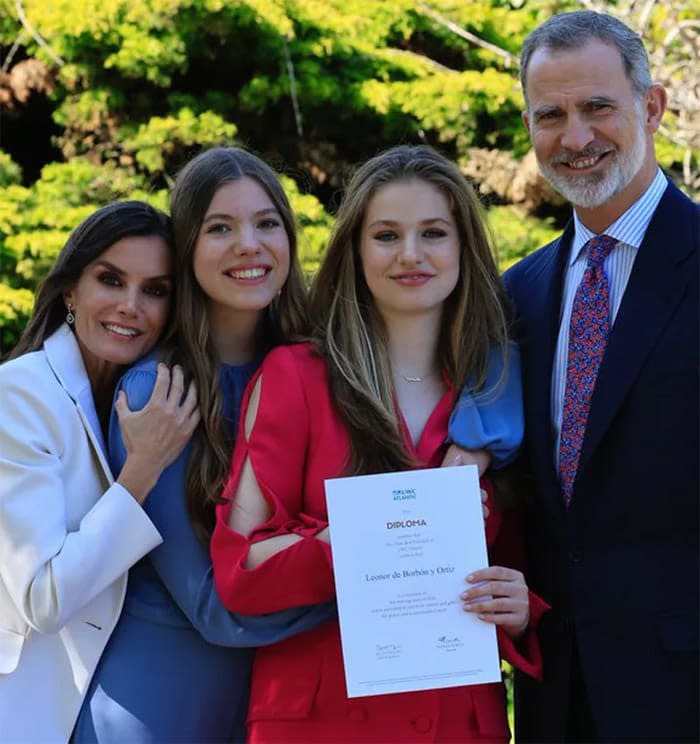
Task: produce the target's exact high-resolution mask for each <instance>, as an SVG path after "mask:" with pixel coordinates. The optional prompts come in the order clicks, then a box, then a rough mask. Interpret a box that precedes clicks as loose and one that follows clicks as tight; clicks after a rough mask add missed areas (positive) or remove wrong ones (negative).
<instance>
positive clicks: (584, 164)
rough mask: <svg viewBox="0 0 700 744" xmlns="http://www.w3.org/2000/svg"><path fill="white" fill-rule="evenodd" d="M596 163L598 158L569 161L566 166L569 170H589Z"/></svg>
mask: <svg viewBox="0 0 700 744" xmlns="http://www.w3.org/2000/svg"><path fill="white" fill-rule="evenodd" d="M597 162H598V157H597V156H596V157H593V158H580V159H579V160H570V161H569V163H568V165H569V168H573V169H574V170H577V169H579V168H590V167H591V166H592V165H595V164H596V163H597Z"/></svg>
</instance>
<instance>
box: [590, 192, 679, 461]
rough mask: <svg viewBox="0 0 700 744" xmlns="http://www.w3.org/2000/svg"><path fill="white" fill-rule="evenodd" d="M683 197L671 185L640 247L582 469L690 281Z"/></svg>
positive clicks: (606, 360)
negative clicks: (686, 261) (684, 266)
mask: <svg viewBox="0 0 700 744" xmlns="http://www.w3.org/2000/svg"><path fill="white" fill-rule="evenodd" d="M679 199H681V200H682V199H684V197H682V196H681V195H680V193H679V192H678V190H677V189H676V188H675V186H673V185H672V184H669V186H668V187H667V190H666V192H665V193H664V195H663V197H662V198H661V201H660V202H659V206H658V207H657V209H656V212H655V214H654V216H653V218H652V221H651V222H650V224H649V229H648V230H647V233H646V235H645V237H644V240H643V242H642V245H641V246H640V247H639V254H638V255H637V258H636V260H635V262H634V266H633V268H632V274H631V275H630V279H629V283H628V285H627V289H626V290H625V294H624V297H623V299H622V303H621V305H620V309H619V311H618V314H617V318H616V320H615V324H614V325H613V328H612V330H611V332H610V338H609V339H608V345H607V347H606V350H605V355H604V356H603V360H602V362H601V366H600V370H599V372H598V379H597V382H596V387H595V389H594V391H593V396H592V398H591V408H590V413H589V417H588V425H587V427H586V434H585V436H584V440H583V445H582V448H581V456H580V459H579V471H581V470H583V468H584V467H585V466H586V463H587V462H588V461H589V460H590V458H591V456H592V454H593V452H594V451H595V449H596V447H597V446H598V445H599V444H600V441H601V439H602V437H603V436H604V434H605V432H606V431H607V429H608V427H609V426H610V424H611V422H612V421H613V419H614V417H615V416H616V414H617V412H618V410H619V408H620V406H621V405H622V402H623V400H624V398H625V395H626V394H627V391H628V390H629V388H630V387H631V385H632V384H633V382H634V380H635V378H636V376H637V374H638V372H639V370H640V369H641V367H642V365H643V363H644V359H645V358H646V356H647V354H648V353H649V351H650V350H651V349H652V348H653V346H654V344H655V343H656V340H657V338H658V336H659V334H660V333H661V332H662V330H663V329H664V327H665V326H666V324H667V322H668V320H669V318H670V316H671V314H672V313H673V311H674V309H675V308H676V306H677V305H678V303H679V302H680V301H681V300H682V298H683V295H684V291H685V287H686V285H687V283H688V281H689V279H690V277H689V276H688V273H687V272H684V271H683V266H682V265H681V264H682V262H683V260H684V259H685V258H686V257H687V256H688V254H689V253H690V252H691V251H692V250H693V242H692V236H691V221H692V215H691V214H689V215H688V216H687V218H684V216H683V209H682V204H681V202H679ZM640 328H643V329H644V332H643V333H641V332H640V330H639V329H640Z"/></svg>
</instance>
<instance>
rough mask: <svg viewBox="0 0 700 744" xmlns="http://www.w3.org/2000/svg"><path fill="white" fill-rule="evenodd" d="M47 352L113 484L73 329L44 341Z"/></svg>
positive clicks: (108, 482)
mask: <svg viewBox="0 0 700 744" xmlns="http://www.w3.org/2000/svg"><path fill="white" fill-rule="evenodd" d="M44 350H45V352H46V358H47V359H48V361H49V364H50V365H51V368H52V369H53V371H54V374H55V375H56V378H57V379H58V381H59V383H60V384H61V387H63V389H64V390H65V391H66V392H67V393H68V395H69V396H70V397H71V399H72V400H73V401H74V402H75V406H76V410H77V411H78V415H79V416H80V420H81V421H82V422H83V426H84V427H85V431H86V433H87V435H88V439H89V440H90V446H91V449H92V454H93V457H94V459H95V461H96V462H97V464H98V465H99V467H100V469H101V470H102V473H103V475H104V478H105V482H106V483H107V484H108V485H109V484H111V483H113V482H114V478H113V476H112V471H111V469H110V467H109V463H108V462H107V457H106V455H105V451H106V448H105V442H104V437H103V436H102V429H101V427H100V421H99V418H98V416H97V411H96V410H95V401H94V398H93V396H92V390H91V388H90V380H89V379H88V376H87V373H86V372H85V366H84V364H83V357H82V354H81V353H80V348H79V347H78V344H77V342H76V340H75V337H74V335H73V332H72V331H71V329H70V328H69V327H68V326H67V325H66V324H63V325H62V326H61V327H60V328H59V329H58V330H57V331H56V332H55V333H54V334H52V335H51V336H49V338H47V339H46V340H45V341H44Z"/></svg>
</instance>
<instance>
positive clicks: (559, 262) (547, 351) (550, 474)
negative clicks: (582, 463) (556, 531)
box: [523, 221, 574, 516]
mask: <svg viewBox="0 0 700 744" xmlns="http://www.w3.org/2000/svg"><path fill="white" fill-rule="evenodd" d="M573 233H574V228H573V221H570V222H569V224H567V226H566V228H565V230H564V232H563V233H562V235H561V236H560V237H559V239H558V240H557V241H555V242H554V243H552V245H551V247H550V250H547V251H546V253H545V254H544V255H543V260H542V261H541V262H539V263H538V264H537V265H536V266H533V267H532V269H531V270H532V271H533V272H535V271H536V272H537V275H535V274H534V273H533V275H532V276H531V277H528V286H529V287H530V288H531V290H532V289H535V290H536V291H530V292H529V295H528V303H529V304H530V307H529V308H528V309H527V310H526V311H525V312H524V313H523V314H524V315H526V316H528V317H530V318H531V321H530V322H529V324H528V325H529V327H530V333H529V334H528V337H527V344H528V349H527V355H528V359H529V374H528V388H529V390H528V393H527V411H526V419H525V420H526V422H527V427H528V429H529V433H528V441H529V445H530V457H531V461H532V462H533V464H536V469H537V471H538V482H539V483H540V484H541V485H545V484H546V487H545V488H542V492H543V493H546V497H547V498H548V499H549V501H550V502H552V504H553V508H554V510H555V512H557V513H558V512H561V515H562V516H563V515H564V508H563V502H562V500H561V498H560V495H559V482H558V478H557V473H556V468H555V466H554V438H553V433H552V365H553V364H554V353H555V350H556V344H557V338H558V335H559V316H560V314H561V298H562V291H563V276H564V269H565V266H566V262H567V258H568V256H569V247H570V245H571V239H572V237H573ZM533 443H536V444H533Z"/></svg>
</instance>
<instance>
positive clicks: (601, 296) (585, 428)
mask: <svg viewBox="0 0 700 744" xmlns="http://www.w3.org/2000/svg"><path fill="white" fill-rule="evenodd" d="M521 80H522V85H523V90H524V93H525V101H526V111H525V113H524V120H525V124H526V126H527V128H528V131H529V133H530V136H531V139H532V144H533V147H534V150H535V154H536V156H537V160H538V163H539V167H540V169H541V171H542V173H543V174H544V176H545V177H546V178H547V180H548V181H550V183H551V184H552V185H553V186H554V187H555V188H556V189H557V190H558V191H559V192H560V193H562V194H563V195H564V196H565V197H566V198H567V199H568V200H569V201H571V202H572V204H573V207H574V211H573V217H572V219H571V221H570V222H569V224H568V225H567V227H566V229H565V230H564V232H563V234H562V235H561V236H560V237H559V238H558V239H557V240H555V241H553V242H552V243H550V244H549V245H547V246H545V247H543V248H541V249H540V250H539V251H537V252H536V253H534V254H532V255H530V256H528V257H527V258H526V259H524V260H523V261H521V262H520V263H519V264H517V265H516V266H515V267H514V268H513V269H511V270H510V271H509V272H508V273H507V274H506V284H507V287H508V291H509V293H510V296H511V298H512V300H513V304H514V309H515V314H516V318H517V328H518V333H519V336H520V342H521V351H522V358H523V383H524V390H525V414H526V446H525V453H524V461H525V463H526V464H527V466H528V467H527V470H528V472H529V474H530V476H531V486H532V488H531V489H528V490H530V491H531V497H530V498H529V499H528V503H527V508H526V513H527V520H526V524H527V537H528V547H529V558H530V567H529V575H528V583H529V585H530V586H531V588H532V589H533V591H535V592H537V593H538V594H540V595H541V596H542V597H544V598H545V599H546V600H547V601H548V602H549V603H550V604H551V605H552V608H553V609H552V612H550V613H548V614H547V615H546V616H545V618H543V620H542V623H541V626H540V631H541V632H540V640H541V645H542V651H543V655H544V661H545V666H544V680H543V682H537V681H534V680H529V681H528V680H527V679H525V678H524V677H522V676H521V677H519V678H518V679H517V680H516V740H517V742H518V744H523V743H524V742H545V741H547V742H564V741H567V742H574V741H579V742H589V741H599V742H613V741H634V742H640V741H653V742H672V741H695V742H697V741H700V732H699V731H698V718H699V714H698V698H699V693H698V624H699V617H698V586H699V584H700V581H699V578H698V563H699V555H698V501H699V499H700V488H699V477H698V471H699V469H700V466H699V463H698V459H699V445H698V428H699V427H698V372H699V364H698V345H699V343H698V342H699V330H698V316H699V315H700V311H699V309H698V273H699V271H698V243H699V242H700V209H699V208H698V206H697V205H696V204H694V203H693V202H692V201H691V200H690V199H688V198H687V197H686V196H684V195H683V194H682V193H681V192H680V191H679V190H678V189H677V188H676V187H675V186H674V185H673V184H672V183H671V182H670V181H668V179H667V178H666V177H665V176H664V175H663V173H662V172H661V170H660V169H659V167H658V165H657V162H656V156H655V153H654V141H653V135H654V133H655V132H656V131H657V129H658V127H659V124H660V122H661V118H662V116H663V114H664V111H665V108H666V94H665V91H664V89H663V88H662V87H661V86H660V85H657V84H654V83H652V80H651V78H650V74H649V65H648V59H647V55H646V52H645V50H644V47H643V45H642V42H641V40H640V38H639V37H638V36H637V35H636V34H635V33H634V32H633V31H632V30H630V29H629V28H627V26H625V25H624V24H622V23H621V22H619V21H617V20H615V19H613V18H611V17H608V16H605V15H600V14H597V13H593V12H590V11H579V12H575V13H566V14H562V15H558V16H554V17H552V18H550V19H549V20H548V21H547V22H545V23H544V24H543V25H542V26H540V27H539V28H537V29H536V30H535V31H534V32H533V33H532V34H531V35H530V36H529V37H528V39H527V40H526V41H525V44H524V47H523V51H522V59H521ZM603 235H604V236H607V237H605V238H604V240H603V241H601V240H598V241H597V242H596V241H593V242H590V239H592V238H596V237H600V236H603ZM603 242H605V244H606V245H608V248H607V249H606V252H605V253H599V255H600V261H601V263H600V264H599V265H598V268H597V269H596V268H595V266H594V265H593V264H594V263H595V262H594V259H593V258H592V255H593V250H594V249H593V246H595V245H602V243H603ZM596 250H597V249H596ZM596 260H598V259H596ZM596 271H597V272H598V273H597V274H596V273H595V272H596ZM601 271H602V274H601ZM589 272H590V273H589ZM586 283H588V284H586ZM584 284H586V286H583V285H584ZM603 284H604V290H603V289H602V286H603ZM594 285H595V286H594ZM601 308H602V309H601ZM600 313H602V314H603V316H604V317H603V318H602V320H600V322H599V318H598V316H599V314H600ZM594 317H595V318H596V321H595V323H593V320H592V319H593V318H594ZM593 325H595V328H594V329H593V331H592V333H593V335H592V336H582V335H581V334H582V333H584V334H585V333H589V330H590V327H591V326H593ZM581 328H583V329H584V330H583V331H582V330H581ZM585 329H588V330H585ZM577 339H579V340H577ZM580 339H584V341H583V342H581V341H580ZM586 339H588V340H586ZM577 343H578V344H579V345H578V346H576V344H577ZM581 343H583V346H581ZM581 354H583V356H581ZM586 355H588V356H586ZM596 355H597V356H596ZM582 359H583V361H581V360H582ZM586 380H588V383H587V382H586ZM587 384H588V392H587V393H586V385H587ZM572 411H573V418H572ZM577 426H578V427H579V429H578V431H579V434H580V436H579V437H578V439H577V436H576V433H575V431H576V427H577ZM572 432H573V433H572ZM572 464H573V467H572Z"/></svg>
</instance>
